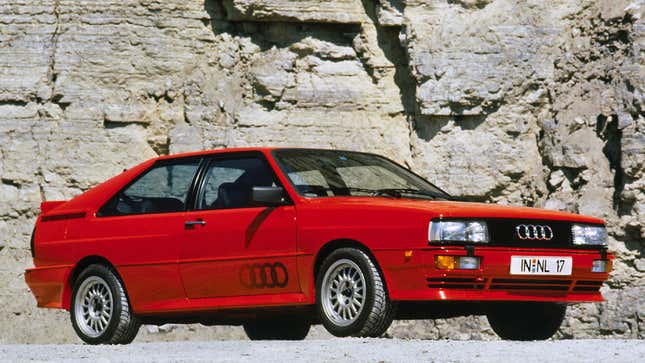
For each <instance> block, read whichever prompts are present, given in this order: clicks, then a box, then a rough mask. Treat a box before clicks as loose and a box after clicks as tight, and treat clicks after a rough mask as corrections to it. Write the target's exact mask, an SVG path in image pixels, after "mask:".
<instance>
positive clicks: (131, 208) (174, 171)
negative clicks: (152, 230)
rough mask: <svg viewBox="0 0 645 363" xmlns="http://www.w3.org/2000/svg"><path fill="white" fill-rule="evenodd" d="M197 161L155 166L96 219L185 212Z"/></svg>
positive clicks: (110, 203) (125, 189) (119, 195)
mask: <svg viewBox="0 0 645 363" xmlns="http://www.w3.org/2000/svg"><path fill="white" fill-rule="evenodd" d="M198 167H199V160H189V161H175V162H164V163H163V164H159V165H155V166H153V167H152V168H150V169H149V170H148V171H146V172H145V173H144V174H143V175H141V176H140V177H139V178H138V179H136V180H135V181H134V182H133V183H132V184H130V185H129V186H127V187H125V188H124V189H123V190H121V191H120V192H119V193H117V195H115V196H114V197H113V198H112V199H111V200H110V201H109V202H108V203H107V204H106V205H105V206H103V208H101V210H100V211H99V215H100V216H116V215H129V214H147V213H150V214H152V213H171V212H181V211H184V210H186V200H187V199H188V193H189V191H190V187H191V185H192V182H193V179H194V177H195V173H196V172H197V169H198Z"/></svg>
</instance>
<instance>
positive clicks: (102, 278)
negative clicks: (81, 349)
mask: <svg viewBox="0 0 645 363" xmlns="http://www.w3.org/2000/svg"><path fill="white" fill-rule="evenodd" d="M70 313H71V319H72V326H73V327H74V330H75V331H76V334H77V335H78V336H79V337H80V338H81V339H82V340H83V341H84V342H86V343H88V344H128V343H130V342H132V340H134V338H135V337H136V335H137V333H138V332H139V326H140V324H139V321H138V320H137V318H136V317H135V316H134V315H132V310H131V309H130V303H129V302H128V297H127V296H126V294H125V289H124V288H123V284H121V281H120V280H119V278H118V277H117V276H116V274H115V273H114V272H113V271H112V270H111V269H110V268H108V267H106V266H104V265H98V264H97V265H90V266H88V267H87V268H86V269H85V270H83V271H82V272H81V274H80V275H79V276H78V278H77V279H76V282H75V283H74V289H73V293H72V306H71V309H70Z"/></svg>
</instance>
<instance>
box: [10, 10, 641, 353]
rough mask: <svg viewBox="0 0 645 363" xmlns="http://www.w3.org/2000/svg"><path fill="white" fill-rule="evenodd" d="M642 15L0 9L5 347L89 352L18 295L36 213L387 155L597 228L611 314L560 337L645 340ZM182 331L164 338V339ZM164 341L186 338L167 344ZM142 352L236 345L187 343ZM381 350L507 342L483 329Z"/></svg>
mask: <svg viewBox="0 0 645 363" xmlns="http://www.w3.org/2000/svg"><path fill="white" fill-rule="evenodd" d="M644 8H645V3H644V2H643V1H642V0H598V1H584V0H558V1H556V0H546V1H544V0H529V1H526V0H523V1H519V0H408V1H404V0H362V1H361V0H335V1H327V0H300V1H296V0H275V1H256V0H223V1H216V0H206V1H195V0H189V1H177V0H164V1H161V0H160V1H155V0H139V1H133V0H119V1H114V0H101V1H96V0H94V1H91V0H88V1H77V0H55V1H53V0H41V1H29V0H16V1H2V3H0V50H1V51H0V248H2V250H1V251H0V305H1V306H2V309H0V322H1V323H2V326H3V327H4V328H3V329H2V330H1V331H0V342H2V343H4V342H16V341H20V342H64V341H77V340H76V338H75V337H74V335H73V331H72V329H71V327H70V326H69V323H68V320H67V319H68V318H67V314H66V313H64V312H57V311H51V310H40V309H36V308H35V301H34V299H33V298H32V297H31V295H30V294H29V292H28V289H27V287H26V286H25V284H24V282H23V277H22V271H23V269H24V268H26V267H27V266H29V265H31V260H30V254H29V250H28V246H29V236H30V233H31V229H32V227H33V221H34V219H35V217H36V215H37V213H38V207H39V203H40V202H41V201H42V200H56V199H67V198H70V197H72V196H74V195H77V194H79V193H80V192H82V191H84V190H86V189H88V188H90V187H91V186H93V185H95V184H97V183H99V182H101V181H103V180H105V179H106V178H108V177H110V176H112V175H114V174H117V173H119V172H120V171H121V170H122V169H123V168H127V167H130V166H133V165H135V164H137V163H139V162H140V161H142V160H144V159H146V158H149V157H153V156H155V155H158V154H167V153H176V152H181V151H187V150H200V149H210V148H219V147H233V146H245V145H289V146H319V147H334V148H348V149H355V150H362V151H371V152H378V153H381V154H385V155H387V156H390V157H392V158H394V159H395V160H398V161H400V162H402V163H404V164H406V165H409V166H410V167H412V168H413V169H415V170H416V171H419V172H420V173H421V174H423V175H425V176H427V177H428V178H429V179H430V180H431V181H433V182H435V183H436V184H438V185H439V186H442V187H444V188H445V189H447V190H448V191H449V192H451V193H453V194H455V195H460V196H466V197H469V198H472V199H475V200H480V201H490V202H497V203H507V204H523V205H529V206H537V207H546V208H552V209H561V210H568V211H573V212H580V213H585V214H591V215H594V216H598V217H602V218H605V219H606V220H607V222H608V226H609V229H610V234H611V241H610V246H611V249H612V250H613V251H615V252H616V253H617V256H618V261H617V262H616V264H615V266H614V267H615V272H614V273H613V274H612V279H611V281H610V282H609V283H608V284H607V286H606V287H604V288H603V292H604V294H605V297H606V298H607V301H606V302H604V303H602V304H581V305H576V306H574V307H573V308H571V309H570V310H569V313H568V318H567V321H566V323H565V329H563V332H562V333H560V334H559V336H561V337H576V338H577V337H592V336H603V337H625V338H628V337H634V338H635V337H638V338H645V324H644V323H643V317H644V316H645V286H644V285H645V279H644V277H645V256H644V254H643V252H644V250H645V178H644V174H643V173H644V162H645V132H644V131H645V113H644V111H643V109H642V107H643V92H644V83H645V68H644V60H643V59H644V58H643V53H644V51H645V23H644V22H643V19H642V15H643V9H644ZM167 330H169V329H162V330H161V333H164V332H166V331H167ZM170 330H172V329H170ZM158 332H159V330H158V329H156V328H150V329H147V330H146V329H144V333H143V334H142V335H141V338H140V339H142V340H145V339H148V340H150V339H178V338H185V337H194V338H198V337H201V338H206V337H240V336H242V334H241V332H240V330H239V329H230V328H217V329H214V328H203V327H198V326H191V327H187V328H178V329H174V332H166V333H164V334H156V333H158ZM389 334H391V335H393V336H399V337H418V338H444V337H450V338H458V339H468V338H483V339H488V338H491V337H492V336H493V334H492V331H491V330H490V328H489V327H488V324H487V323H486V321H485V319H483V318H459V319H454V320H437V321H428V322H398V323H395V325H393V327H392V328H391V329H390V331H389Z"/></svg>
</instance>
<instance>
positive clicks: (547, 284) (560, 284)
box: [490, 279, 571, 291]
mask: <svg viewBox="0 0 645 363" xmlns="http://www.w3.org/2000/svg"><path fill="white" fill-rule="evenodd" d="M570 286H571V280H528V279H493V281H492V282H491V284H490V289H491V290H554V291H567V290H569V287H570Z"/></svg>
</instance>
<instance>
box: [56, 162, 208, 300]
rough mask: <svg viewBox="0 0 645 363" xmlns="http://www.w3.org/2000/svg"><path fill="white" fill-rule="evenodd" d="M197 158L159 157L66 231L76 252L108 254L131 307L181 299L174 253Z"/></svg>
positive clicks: (180, 231) (198, 163)
mask: <svg viewBox="0 0 645 363" xmlns="http://www.w3.org/2000/svg"><path fill="white" fill-rule="evenodd" d="M200 161H201V160H200V158H188V159H171V160H161V161H158V162H156V163H155V164H154V165H152V166H151V167H150V168H149V169H148V170H146V171H144V172H143V173H142V174H141V175H140V176H139V177H137V178H135V180H134V181H132V182H131V183H129V184H128V185H127V186H125V187H124V188H123V189H122V190H120V191H119V192H118V193H116V194H115V195H114V196H113V197H112V198H111V199H110V200H109V201H108V202H107V203H106V204H105V205H104V206H102V207H101V208H100V210H99V211H98V212H97V213H96V217H95V218H91V219H88V220H87V222H86V223H85V224H84V225H80V226H79V228H78V229H76V230H74V229H70V230H69V231H68V234H69V235H70V238H71V239H72V240H75V241H76V242H78V243H75V248H77V249H84V250H86V251H79V253H80V255H83V256H87V255H99V256H103V257H105V258H107V259H108V260H109V261H110V262H111V263H112V264H113V265H114V266H115V267H116V268H117V270H118V272H119V274H120V276H121V277H122V278H123V281H124V283H125V285H126V290H127V291H128V295H129V296H130V300H131V302H132V304H133V306H134V308H135V311H154V310H157V309H162V308H163V306H164V304H172V303H174V302H177V301H183V300H185V298H186V296H185V292H184V289H183V284H182V283H181V278H180V276H179V268H178V265H177V259H178V257H179V238H180V237H181V236H182V233H183V231H184V230H183V222H184V220H185V213H186V205H187V202H188V199H189V192H190V189H191V186H192V184H193V182H194V178H195V175H196V172H197V170H198V168H199V165H200Z"/></svg>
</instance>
